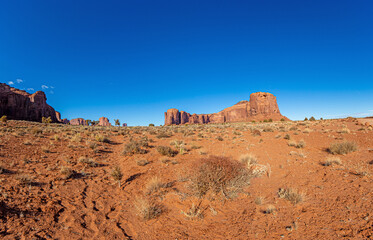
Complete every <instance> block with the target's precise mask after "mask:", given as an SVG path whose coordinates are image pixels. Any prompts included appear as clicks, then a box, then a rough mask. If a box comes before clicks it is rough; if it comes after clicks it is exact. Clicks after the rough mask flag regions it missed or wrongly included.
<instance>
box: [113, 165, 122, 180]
mask: <svg viewBox="0 0 373 240" xmlns="http://www.w3.org/2000/svg"><path fill="white" fill-rule="evenodd" d="M111 176H112V177H113V179H114V180H115V181H118V182H119V181H120V180H122V178H123V173H122V170H121V169H120V167H119V166H115V167H114V168H113V170H112V171H111Z"/></svg>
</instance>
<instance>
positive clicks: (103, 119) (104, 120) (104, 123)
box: [98, 117, 111, 127]
mask: <svg viewBox="0 0 373 240" xmlns="http://www.w3.org/2000/svg"><path fill="white" fill-rule="evenodd" d="M98 125H99V126H107V127H108V126H111V123H109V119H108V118H106V117H100V119H99V123H98Z"/></svg>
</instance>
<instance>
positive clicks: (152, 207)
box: [134, 198, 162, 220]
mask: <svg viewBox="0 0 373 240" xmlns="http://www.w3.org/2000/svg"><path fill="white" fill-rule="evenodd" d="M134 205H135V208H136V210H137V212H138V214H139V215H140V216H141V218H143V219H144V220H150V219H153V218H156V217H157V216H159V215H160V214H161V213H162V208H161V207H160V205H159V204H156V203H155V202H154V201H150V200H147V199H145V198H137V199H136V200H135V203H134Z"/></svg>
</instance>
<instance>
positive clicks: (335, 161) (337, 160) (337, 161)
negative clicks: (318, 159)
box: [322, 157, 342, 166]
mask: <svg viewBox="0 0 373 240" xmlns="http://www.w3.org/2000/svg"><path fill="white" fill-rule="evenodd" d="M333 164H337V165H342V161H341V159H340V158H339V157H328V158H327V159H326V160H325V162H323V163H322V165H324V166H331V165H333Z"/></svg>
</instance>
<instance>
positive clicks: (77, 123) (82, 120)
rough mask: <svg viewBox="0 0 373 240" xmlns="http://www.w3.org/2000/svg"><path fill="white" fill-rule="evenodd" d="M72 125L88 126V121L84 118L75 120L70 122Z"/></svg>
mask: <svg viewBox="0 0 373 240" xmlns="http://www.w3.org/2000/svg"><path fill="white" fill-rule="evenodd" d="M70 125H83V126H88V124H87V121H86V120H84V118H74V119H71V120H70Z"/></svg>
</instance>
